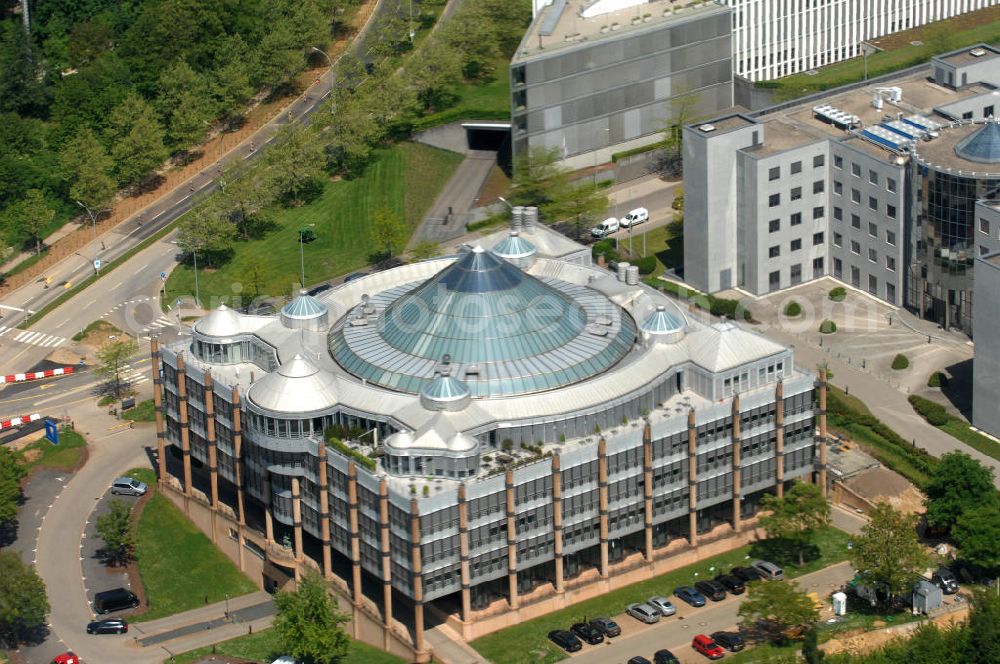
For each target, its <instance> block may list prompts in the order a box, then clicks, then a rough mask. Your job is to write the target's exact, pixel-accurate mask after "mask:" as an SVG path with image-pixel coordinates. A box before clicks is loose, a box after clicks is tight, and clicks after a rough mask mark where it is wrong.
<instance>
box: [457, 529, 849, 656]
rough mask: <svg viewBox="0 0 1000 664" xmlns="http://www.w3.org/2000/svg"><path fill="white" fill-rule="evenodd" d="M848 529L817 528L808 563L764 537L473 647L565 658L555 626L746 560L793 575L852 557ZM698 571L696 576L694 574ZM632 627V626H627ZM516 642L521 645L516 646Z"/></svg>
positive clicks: (490, 652) (615, 609)
mask: <svg viewBox="0 0 1000 664" xmlns="http://www.w3.org/2000/svg"><path fill="white" fill-rule="evenodd" d="M849 539H850V538H849V536H848V535H847V533H845V532H843V531H841V530H837V529H836V528H825V529H823V530H821V531H819V532H817V534H816V537H815V540H814V544H815V549H814V550H813V551H811V552H810V553H811V557H810V558H809V559H808V562H807V563H806V564H805V565H804V566H802V567H799V566H798V565H797V564H796V563H797V562H798V558H797V556H796V554H795V552H794V551H793V550H791V549H790V548H789V547H788V546H787V545H786V544H785V543H784V542H780V541H775V540H764V541H762V542H756V543H754V544H752V545H748V546H742V547H739V548H737V549H734V550H732V551H729V552H727V553H723V554H720V555H718V556H713V557H711V558H707V559H705V560H702V561H701V562H698V563H695V564H693V565H688V566H687V567H682V568H680V569H678V570H674V571H673V572H667V573H666V574H663V575H661V576H658V577H656V578H654V579H649V580H648V581H640V582H639V583H634V584H632V585H630V586H626V587H624V588H620V589H618V590H614V591H612V592H609V593H607V594H604V595H601V596H600V597H595V598H593V599H589V600H587V601H585V602H580V603H579V604H575V605H573V606H571V607H569V608H566V609H562V610H561V611H555V612H553V613H550V614H548V615H545V616H542V617H540V618H536V619H534V620H528V621H525V622H522V623H521V624H519V625H516V626H514V627H508V628H507V629H503V630H500V631H498V632H493V633H492V634H487V635H486V636H483V637H481V638H478V639H476V640H475V641H473V642H472V643H471V644H470V645H471V646H472V647H473V648H475V649H476V650H478V651H479V653H480V654H481V655H483V657H485V658H486V659H488V660H489V661H491V662H493V663H494V664H547V663H549V662H557V661H559V660H561V659H565V657H566V655H565V653H563V652H562V651H561V650H559V649H558V648H556V646H555V645H554V644H552V643H550V642H549V640H548V637H547V634H548V633H549V632H550V631H551V630H553V629H567V628H568V627H569V626H570V625H571V624H573V623H574V622H577V621H579V620H582V619H583V618H584V617H586V618H595V617H597V616H616V615H619V614H620V613H621V612H622V611H623V610H624V609H625V607H626V606H627V605H628V604H630V603H632V602H639V601H645V600H646V599H648V598H649V597H652V596H653V595H670V594H672V593H673V589H674V588H675V587H677V586H680V585H684V584H687V583H691V582H693V581H694V580H696V579H697V578H702V579H703V578H705V577H712V576H715V575H716V574H719V573H720V572H721V571H722V570H726V571H728V570H729V569H730V568H731V567H734V566H736V565H742V564H744V563H745V562H746V560H747V558H757V557H760V558H766V559H768V560H772V561H774V562H776V563H778V564H780V565H782V566H783V567H784V570H785V575H786V576H787V577H788V578H795V577H797V576H801V575H802V574H808V573H809V572H815V571H816V570H818V569H821V568H823V567H826V566H828V565H831V564H833V563H836V562H840V561H841V560H845V559H846V558H847V542H848V540H849ZM696 573H697V574H698V576H697V577H696V576H695V574H696ZM625 628H626V629H627V628H628V625H627V624H626V625H625ZM512 644H517V646H516V647H512Z"/></svg>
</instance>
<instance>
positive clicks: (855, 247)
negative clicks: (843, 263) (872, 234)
mask: <svg viewBox="0 0 1000 664" xmlns="http://www.w3.org/2000/svg"><path fill="white" fill-rule="evenodd" d="M851 253H852V254H859V255H860V254H861V243H860V242H858V241H857V240H851Z"/></svg>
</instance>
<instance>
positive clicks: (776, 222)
mask: <svg viewBox="0 0 1000 664" xmlns="http://www.w3.org/2000/svg"><path fill="white" fill-rule="evenodd" d="M780 230H781V220H780V219H772V220H771V221H769V222H767V232H768V233H777V232H778V231H780Z"/></svg>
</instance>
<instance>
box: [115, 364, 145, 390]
mask: <svg viewBox="0 0 1000 664" xmlns="http://www.w3.org/2000/svg"><path fill="white" fill-rule="evenodd" d="M147 380H149V374H148V373H147V372H145V371H142V370H140V369H136V368H134V367H133V366H132V365H131V364H123V365H122V372H121V381H122V382H123V383H128V384H129V385H133V386H135V385H139V384H140V383H145V382H146V381H147Z"/></svg>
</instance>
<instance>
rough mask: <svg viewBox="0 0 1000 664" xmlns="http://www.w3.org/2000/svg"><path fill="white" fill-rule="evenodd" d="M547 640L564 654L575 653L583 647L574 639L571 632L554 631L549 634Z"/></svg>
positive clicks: (578, 640)
mask: <svg viewBox="0 0 1000 664" xmlns="http://www.w3.org/2000/svg"><path fill="white" fill-rule="evenodd" d="M549 640H550V641H552V643H554V644H556V645H557V646H559V647H560V648H562V649H563V650H565V651H566V652H576V651H577V650H579V649H580V648H582V647H583V644H582V643H580V639H578V638H576V636H574V635H573V632H567V631H566V630H564V629H554V630H552V631H551V632H549Z"/></svg>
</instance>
